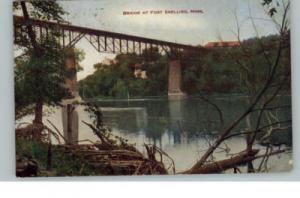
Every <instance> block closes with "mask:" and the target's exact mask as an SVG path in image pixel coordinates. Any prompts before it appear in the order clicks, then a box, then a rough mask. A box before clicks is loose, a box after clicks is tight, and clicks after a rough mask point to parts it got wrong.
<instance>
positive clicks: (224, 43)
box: [204, 41, 241, 48]
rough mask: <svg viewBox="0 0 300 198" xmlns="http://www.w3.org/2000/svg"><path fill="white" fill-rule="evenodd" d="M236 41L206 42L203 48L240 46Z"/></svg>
mask: <svg viewBox="0 0 300 198" xmlns="http://www.w3.org/2000/svg"><path fill="white" fill-rule="evenodd" d="M240 45H241V44H240V42H238V41H220V42H208V43H207V44H206V45H205V46H204V47H205V48H227V47H228V48H231V47H238V46H240Z"/></svg>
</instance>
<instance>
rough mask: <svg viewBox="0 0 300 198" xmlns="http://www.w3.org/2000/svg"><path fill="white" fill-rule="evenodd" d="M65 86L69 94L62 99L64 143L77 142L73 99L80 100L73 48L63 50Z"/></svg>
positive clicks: (76, 123) (75, 111) (76, 120)
mask: <svg viewBox="0 0 300 198" xmlns="http://www.w3.org/2000/svg"><path fill="white" fill-rule="evenodd" d="M65 53H66V54H65V69H66V76H65V87H66V88H67V89H68V90H69V91H70V93H71V96H70V97H69V98H66V99H64V100H63V107H62V122H63V132H64V137H65V139H66V144H77V143H78V112H77V110H76V106H75V105H74V104H73V103H74V102H75V101H78V100H80V97H79V93H78V87H77V73H76V60H75V52H74V48H69V49H67V50H66V52H65Z"/></svg>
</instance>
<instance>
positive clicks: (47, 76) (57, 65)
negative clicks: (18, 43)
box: [15, 37, 68, 111]
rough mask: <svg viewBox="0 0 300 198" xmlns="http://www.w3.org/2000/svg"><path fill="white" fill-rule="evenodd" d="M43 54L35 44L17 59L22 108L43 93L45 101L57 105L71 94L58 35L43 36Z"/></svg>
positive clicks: (18, 98)
mask: <svg viewBox="0 0 300 198" xmlns="http://www.w3.org/2000/svg"><path fill="white" fill-rule="evenodd" d="M39 44H40V47H41V49H42V50H43V51H44V53H43V56H42V57H39V58H37V57H36V56H34V51H33V49H32V48H28V49H26V50H24V53H23V54H22V55H21V56H19V57H17V58H16V59H15V63H16V66H15V93H16V97H15V100H16V109H17V111H18V110H21V109H22V108H25V107H26V106H28V105H31V104H33V103H35V102H36V101H37V100H38V99H40V98H41V97H42V100H43V101H44V103H45V104H48V105H57V104H58V103H59V102H60V100H61V98H63V97H64V96H66V95H67V94H68V91H67V90H66V89H65V88H64V87H63V86H62V85H63V83H64V78H63V75H64V72H65V71H64V67H63V66H64V53H63V49H62V48H61V46H60V45H59V44H58V43H57V42H56V40H55V38H50V37H49V38H48V39H45V40H40V42H39Z"/></svg>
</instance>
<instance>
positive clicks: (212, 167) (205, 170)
mask: <svg viewBox="0 0 300 198" xmlns="http://www.w3.org/2000/svg"><path fill="white" fill-rule="evenodd" d="M258 152H259V150H252V151H244V152H241V153H239V154H238V155H236V156H234V157H232V158H230V159H225V160H221V161H217V162H212V163H208V164H203V165H201V166H199V167H193V168H191V169H190V170H187V171H184V172H182V173H180V174H212V173H221V172H223V171H225V170H228V169H234V168H236V167H237V166H240V165H243V164H246V163H248V162H252V161H253V160H254V159H255V156H256V155H257V154H258Z"/></svg>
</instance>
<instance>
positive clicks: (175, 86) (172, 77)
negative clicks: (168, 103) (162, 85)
mask: <svg viewBox="0 0 300 198" xmlns="http://www.w3.org/2000/svg"><path fill="white" fill-rule="evenodd" d="M168 97H169V99H170V100H180V99H183V98H185V97H186V94H185V93H184V92H183V91H182V68H181V64H180V61H179V60H172V61H170V63H169V84H168Z"/></svg>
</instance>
